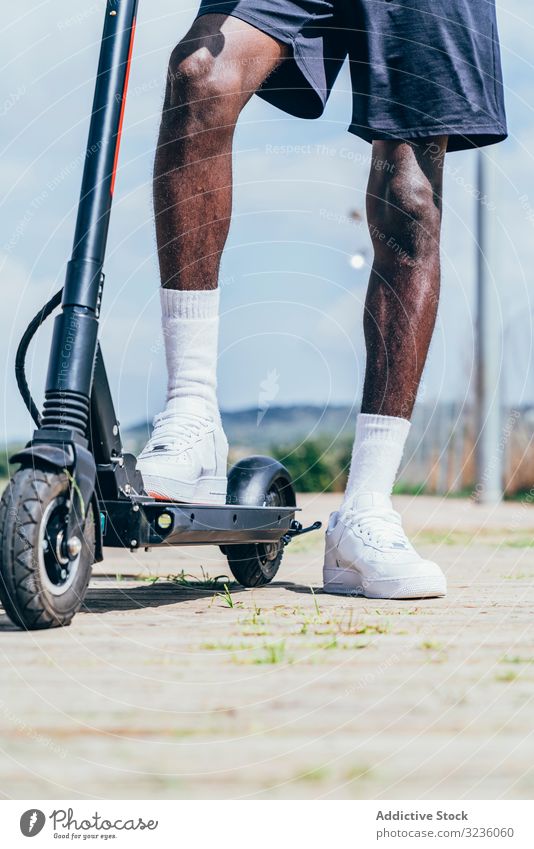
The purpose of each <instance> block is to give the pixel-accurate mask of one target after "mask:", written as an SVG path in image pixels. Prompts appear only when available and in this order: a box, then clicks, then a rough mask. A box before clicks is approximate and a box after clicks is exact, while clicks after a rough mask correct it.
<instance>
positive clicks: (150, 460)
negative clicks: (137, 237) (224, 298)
mask: <svg viewBox="0 0 534 849" xmlns="http://www.w3.org/2000/svg"><path fill="white" fill-rule="evenodd" d="M286 49H287V48H285V47H284V46H283V45H282V44H280V43H279V42H277V41H276V40H275V39H273V38H271V37H270V36H268V35H266V34H265V33H263V32H261V31H260V30H258V29H256V28H254V27H252V26H250V25H249V24H247V23H244V22H243V21H240V20H238V19H236V18H231V17H226V16H223V15H204V16H201V17H200V18H198V19H197V20H196V21H195V22H194V24H193V26H192V28H191V30H190V31H189V33H188V34H187V35H186V37H185V38H184V39H183V41H182V42H181V43H180V44H179V45H178V46H177V47H176V48H175V50H174V51H173V53H172V56H171V60H170V65H169V73H168V79H167V88H166V94H165V103H164V107H163V116H162V121H161V128H160V135H159V140H158V148H157V153H156V161H155V168H154V209H155V220H156V235H157V244H158V257H159V265H160V272H161V284H162V289H161V304H162V323H163V335H164V340H165V352H166V359H167V369H168V392H167V404H166V408H165V410H164V412H163V413H162V414H160V416H158V417H156V421H155V428H154V433H153V435H152V438H151V440H150V441H149V443H148V445H147V446H146V447H145V449H144V451H143V452H142V454H141V455H140V457H139V461H138V466H139V468H140V470H141V472H142V474H143V479H144V482H145V488H146V490H147V492H150V493H152V494H153V495H155V496H156V497H160V498H170V499H175V500H182V501H192V500H196V501H205V502H212V503H218V502H223V503H224V500H225V489H226V456H227V451H228V446H227V443H226V438H225V436H224V433H223V431H222V427H221V422H220V416H219V411H218V405H217V399H216V365H217V338H218V289H217V282H218V279H217V278H218V273H219V264H220V258H221V254H222V251H223V248H224V244H225V241H226V237H227V235H228V228H229V226H230V217H231V205H232V139H233V134H234V129H235V125H236V122H237V119H238V117H239V113H240V112H241V109H242V108H243V106H244V105H245V103H246V102H247V101H248V100H249V99H250V97H251V96H252V94H253V93H254V92H255V91H256V89H257V88H258V87H259V86H260V85H261V83H262V82H263V81H264V80H265V79H266V77H267V76H268V75H269V74H270V73H271V71H272V70H273V69H274V68H275V67H276V66H277V65H278V64H279V62H280V61H281V60H282V59H283V57H284V55H285V53H286Z"/></svg>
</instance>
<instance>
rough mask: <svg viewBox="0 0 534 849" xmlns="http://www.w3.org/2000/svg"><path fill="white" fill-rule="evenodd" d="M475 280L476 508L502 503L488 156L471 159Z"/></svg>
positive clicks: (498, 330)
mask: <svg viewBox="0 0 534 849" xmlns="http://www.w3.org/2000/svg"><path fill="white" fill-rule="evenodd" d="M477 187H478V196H477V210H476V216H477V222H476V237H477V279H476V302H477V303H476V310H477V313H476V426H477V433H476V436H477V443H476V478H477V485H476V490H475V492H476V497H477V501H478V502H479V503H481V504H497V503H498V502H499V501H501V499H502V487H503V451H504V446H503V445H502V444H501V394H500V372H501V363H502V357H501V352H502V320H501V311H500V303H499V282H500V281H499V270H498V255H497V238H496V237H497V232H496V230H497V228H496V203H495V202H496V192H495V163H494V160H493V154H492V152H490V151H488V150H485V151H484V152H482V151H481V150H479V151H478V159H477Z"/></svg>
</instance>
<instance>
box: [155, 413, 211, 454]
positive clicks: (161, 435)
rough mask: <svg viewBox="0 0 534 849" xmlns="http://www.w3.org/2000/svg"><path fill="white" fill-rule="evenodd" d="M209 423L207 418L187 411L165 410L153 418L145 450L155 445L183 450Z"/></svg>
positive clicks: (188, 446)
mask: <svg viewBox="0 0 534 849" xmlns="http://www.w3.org/2000/svg"><path fill="white" fill-rule="evenodd" d="M209 423H210V420H209V419H208V418H204V417H202V416H193V415H189V414H187V413H180V414H179V415H176V414H174V413H168V412H166V411H165V410H164V411H163V412H162V413H158V415H157V416H156V417H155V418H154V431H153V433H152V436H151V437H150V440H149V442H148V444H147V446H146V449H145V451H151V450H153V449H154V448H155V446H156V445H164V446H165V448H171V449H174V450H185V449H187V448H190V447H191V445H192V444H193V443H194V442H195V441H196V440H197V439H198V438H199V437H200V436H201V435H202V432H203V431H204V429H205V428H206V427H207V425H208V424H209Z"/></svg>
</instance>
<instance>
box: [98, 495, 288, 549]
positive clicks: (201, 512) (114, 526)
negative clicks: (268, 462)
mask: <svg viewBox="0 0 534 849" xmlns="http://www.w3.org/2000/svg"><path fill="white" fill-rule="evenodd" d="M297 509H298V508H296V507H294V506H289V507H286V506H284V507H253V506H242V505H240V506H237V507H236V506H233V505H226V504H224V505H220V506H212V505H206V504H182V503H177V502H161V501H154V500H152V499H143V498H139V499H135V500H134V499H132V500H126V499H124V500H117V501H104V502H101V503H100V520H101V527H102V538H103V544H104V545H105V546H110V547H126V548H131V549H137V548H143V547H150V546H153V545H206V544H209V545H228V544H232V543H234V544H243V543H247V542H258V543H259V542H266V543H268V542H278V541H279V540H280V539H281V538H282V537H283V536H284V535H285V534H287V533H288V531H289V530H290V529H291V526H292V522H293V519H294V516H295V513H296V512H297Z"/></svg>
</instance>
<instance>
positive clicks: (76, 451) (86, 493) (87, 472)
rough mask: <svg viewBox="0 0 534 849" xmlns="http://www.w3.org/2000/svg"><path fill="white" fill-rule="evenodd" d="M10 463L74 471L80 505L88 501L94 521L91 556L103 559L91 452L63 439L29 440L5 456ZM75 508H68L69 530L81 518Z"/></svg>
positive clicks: (80, 522) (94, 472) (86, 503)
mask: <svg viewBox="0 0 534 849" xmlns="http://www.w3.org/2000/svg"><path fill="white" fill-rule="evenodd" d="M9 461H10V463H20V464H21V466H23V467H24V468H31V469H34V468H37V467H41V466H43V465H44V466H48V467H50V468H52V469H54V470H56V471H58V472H62V471H65V470H67V471H69V472H72V471H74V477H75V479H76V487H77V491H78V495H79V497H80V499H81V502H82V504H83V505H84V508H83V511H82V512H83V513H85V509H86V505H88V504H91V506H92V508H93V518H94V524H95V560H96V562H100V561H101V560H103V557H104V555H103V551H102V526H101V522H100V507H99V504H98V497H97V494H96V491H95V480H96V468H95V462H94V458H93V455H92V454H91V452H90V451H88V450H87V448H84V447H83V446H82V445H75V444H73V443H69V442H64V443H62V444H61V445H53V444H50V443H48V442H39V441H37V440H36V441H33V442H29V443H28V445H27V446H26V447H25V448H23V449H22V450H21V451H17V453H16V454H13V456H12V457H10V458H9ZM77 513H78V511H76V510H71V514H70V516H69V526H70V530H71V531H73V526H74V525H75V524H76V523H79V524H83V519H82V518H81V517H80V516H79V515H77Z"/></svg>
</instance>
